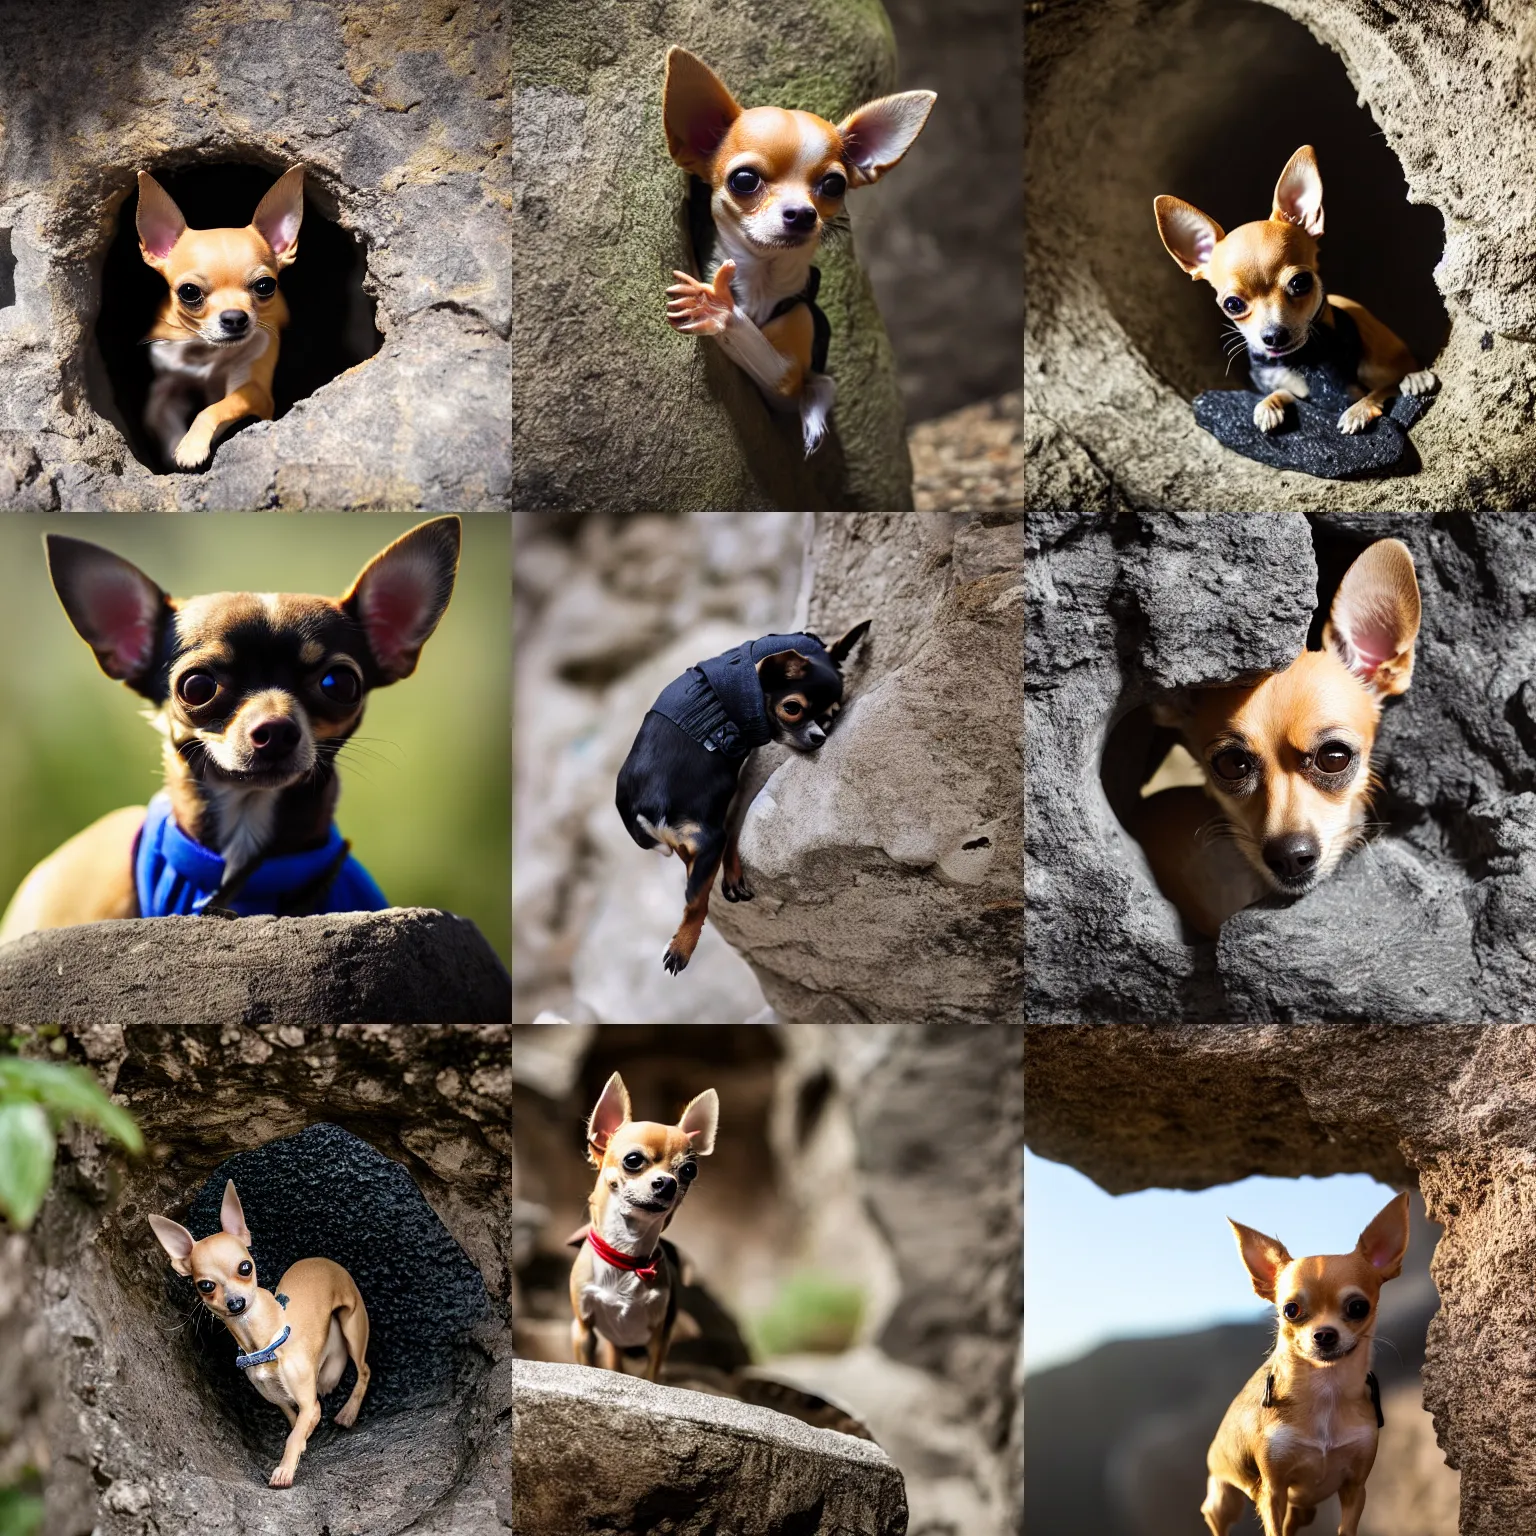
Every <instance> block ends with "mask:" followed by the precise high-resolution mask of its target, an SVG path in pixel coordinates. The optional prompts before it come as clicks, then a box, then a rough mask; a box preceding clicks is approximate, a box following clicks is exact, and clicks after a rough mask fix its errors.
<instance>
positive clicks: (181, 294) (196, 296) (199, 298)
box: [176, 283, 203, 304]
mask: <svg viewBox="0 0 1536 1536" xmlns="http://www.w3.org/2000/svg"><path fill="white" fill-rule="evenodd" d="M176 297H177V298H178V299H180V300H181V302H182V303H183V304H201V303H202V302H203V290H202V289H201V288H199V287H198V286H197V284H196V283H183V284H182V285H181V286H180V287H179V288H178V289H177V290H176Z"/></svg>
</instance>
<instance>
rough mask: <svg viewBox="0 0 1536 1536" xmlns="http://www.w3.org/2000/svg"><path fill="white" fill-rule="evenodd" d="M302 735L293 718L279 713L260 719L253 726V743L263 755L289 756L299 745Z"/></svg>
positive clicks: (274, 756) (258, 752)
mask: <svg viewBox="0 0 1536 1536" xmlns="http://www.w3.org/2000/svg"><path fill="white" fill-rule="evenodd" d="M302 735H303V732H302V731H300V730H299V728H298V726H296V725H295V724H294V723H293V721H292V720H285V719H284V718H283V717H282V716H280V715H279V716H276V717H275V718H273V719H271V720H259V721H257V723H256V724H255V725H253V726H252V727H251V745H252V746H253V747H254V748H255V749H256V752H257V754H258V755H259V756H261V757H268V758H276V757H287V755H288V754H289V753H290V752H292V751H293V749H294V748H295V747H296V746H298V744H299V738H300V737H301V736H302Z"/></svg>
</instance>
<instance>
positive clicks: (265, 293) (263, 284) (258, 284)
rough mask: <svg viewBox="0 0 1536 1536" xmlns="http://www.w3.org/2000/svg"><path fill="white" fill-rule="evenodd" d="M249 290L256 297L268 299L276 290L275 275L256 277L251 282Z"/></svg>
mask: <svg viewBox="0 0 1536 1536" xmlns="http://www.w3.org/2000/svg"><path fill="white" fill-rule="evenodd" d="M251 292H252V293H254V294H255V295H256V297H257V298H258V299H270V298H271V297H272V295H273V294H274V293H276V292H277V279H276V278H275V277H258V278H257V279H256V281H255V282H254V283H252V284H251Z"/></svg>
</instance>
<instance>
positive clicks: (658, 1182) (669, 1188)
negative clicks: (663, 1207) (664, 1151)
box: [651, 1173, 677, 1200]
mask: <svg viewBox="0 0 1536 1536" xmlns="http://www.w3.org/2000/svg"><path fill="white" fill-rule="evenodd" d="M651 1188H652V1189H653V1190H655V1191H656V1193H657V1194H658V1195H660V1196H661V1198H662V1199H663V1200H670V1199H671V1198H672V1196H673V1194H674V1192H675V1191H676V1189H677V1180H676V1179H674V1178H673V1177H672V1175H671V1174H670V1173H658V1174H657V1175H656V1177H655V1178H654V1179H652V1180H651Z"/></svg>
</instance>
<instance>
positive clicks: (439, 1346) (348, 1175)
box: [166, 1123, 489, 1478]
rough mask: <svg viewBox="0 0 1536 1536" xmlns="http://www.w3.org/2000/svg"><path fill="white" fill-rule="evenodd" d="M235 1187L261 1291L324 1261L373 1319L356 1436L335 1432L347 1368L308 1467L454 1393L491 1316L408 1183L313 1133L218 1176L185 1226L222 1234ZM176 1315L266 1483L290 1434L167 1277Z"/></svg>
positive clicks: (261, 1151)
mask: <svg viewBox="0 0 1536 1536" xmlns="http://www.w3.org/2000/svg"><path fill="white" fill-rule="evenodd" d="M229 1179H233V1180H234V1182H235V1188H236V1190H237V1191H238V1192H239V1195H240V1203H241V1206H242V1208H243V1209H244V1211H245V1219H246V1223H247V1225H248V1226H249V1228H250V1232H251V1258H252V1259H253V1260H254V1262H255V1265H256V1277H257V1281H258V1283H259V1284H261V1285H262V1286H264V1287H265V1288H266V1289H268V1290H274V1291H275V1290H277V1289H278V1287H279V1282H280V1280H281V1277H282V1274H283V1272H284V1270H286V1269H287V1268H288V1266H289V1265H291V1264H293V1263H295V1262H297V1261H298V1260H299V1259H306V1258H316V1257H318V1258H327V1259H331V1260H334V1261H335V1262H336V1263H337V1264H340V1265H341V1266H342V1267H343V1268H344V1269H345V1270H346V1271H347V1272H348V1273H349V1274H350V1275H351V1276H352V1278H353V1280H355V1281H356V1282H357V1288H358V1290H359V1291H360V1292H361V1293H362V1297H363V1304H364V1305H365V1306H366V1307H367V1309H368V1322H369V1340H368V1356H367V1358H368V1364H369V1367H370V1369H371V1371H372V1378H371V1380H370V1383H369V1387H368V1395H367V1397H366V1398H364V1400H363V1405H362V1410H361V1412H360V1413H359V1415H358V1422H357V1427H356V1428H355V1429H353V1430H350V1431H349V1430H343V1429H337V1428H336V1426H335V1423H334V1419H335V1415H336V1410H337V1409H338V1408H340V1407H341V1406H342V1404H343V1403H345V1402H346V1400H347V1395H348V1393H350V1392H351V1390H352V1387H353V1384H354V1383H355V1381H356V1377H357V1373H356V1370H355V1368H354V1367H353V1365H352V1364H351V1362H350V1361H349V1362H348V1364H347V1368H346V1371H345V1373H344V1374H343V1376H342V1378H341V1381H340V1382H339V1383H338V1384H337V1386H336V1388H335V1390H334V1391H333V1392H331V1393H330V1394H329V1395H328V1396H327V1397H325V1398H323V1399H322V1400H321V1409H322V1412H323V1418H322V1420H321V1423H320V1427H319V1428H318V1429H317V1430H316V1431H315V1433H314V1434H313V1435H311V1436H310V1440H309V1447H308V1449H307V1450H306V1451H305V1453H304V1454H305V1462H303V1463H301V1464H300V1473H299V1475H300V1477H301V1478H302V1477H303V1476H304V1471H303V1467H304V1465H305V1464H306V1463H308V1462H309V1461H310V1459H311V1458H312V1457H315V1456H316V1455H317V1454H318V1455H321V1456H323V1455H324V1453H325V1450H326V1448H327V1447H328V1446H332V1445H335V1446H337V1447H338V1449H339V1450H340V1451H341V1452H342V1453H343V1454H344V1453H345V1440H346V1437H347V1436H348V1435H357V1434H360V1433H361V1432H362V1431H363V1429H364V1428H365V1427H366V1426H368V1425H370V1424H372V1423H374V1422H375V1421H378V1420H381V1419H385V1418H387V1417H388V1416H390V1415H392V1414H395V1413H398V1412H400V1411H401V1410H402V1409H406V1408H410V1407H417V1406H420V1405H421V1404H422V1403H424V1402H434V1401H442V1402H446V1401H448V1400H449V1399H450V1398H452V1397H453V1396H455V1395H456V1394H457V1391H458V1386H459V1377H460V1374H461V1370H462V1369H463V1368H464V1367H465V1364H466V1357H465V1354H464V1352H463V1351H462V1349H461V1345H462V1343H463V1340H464V1338H465V1336H466V1335H467V1334H468V1332H469V1330H470V1329H471V1328H473V1326H474V1325H475V1324H476V1323H477V1322H478V1321H479V1320H480V1319H481V1318H483V1317H485V1316H486V1315H487V1313H488V1311H489V1299H488V1297H487V1296H486V1291H485V1285H484V1282H483V1281H482V1279H481V1276H480V1272H479V1270H478V1269H476V1268H475V1266H474V1265H473V1264H472V1263H471V1262H470V1260H469V1258H468V1256H467V1255H466V1254H465V1253H464V1251H463V1249H461V1248H460V1247H459V1245H458V1244H457V1243H456V1242H455V1241H454V1240H453V1238H452V1237H451V1236H450V1235H449V1233H448V1230H447V1229H446V1228H445V1227H444V1226H443V1224H442V1222H441V1221H439V1220H438V1217H437V1214H436V1212H434V1211H433V1209H432V1207H431V1206H429V1205H428V1204H427V1202H426V1200H425V1199H424V1198H423V1197H422V1194H421V1191H420V1190H419V1189H418V1188H417V1187H416V1184H415V1183H414V1181H413V1180H412V1179H411V1176H410V1174H409V1173H407V1172H406V1170H405V1169H404V1168H403V1167H402V1166H401V1165H400V1164H399V1163H395V1162H392V1161H391V1160H390V1159H389V1158H387V1157H385V1156H384V1155H383V1154H382V1153H381V1152H378V1151H376V1150H375V1149H374V1148H373V1147H371V1146H369V1145H368V1143H367V1142H365V1141H362V1140H360V1139H359V1138H358V1137H356V1136H354V1135H352V1134H351V1132H350V1131H345V1130H343V1129H342V1128H341V1127H340V1126H336V1125H329V1124H324V1123H321V1124H317V1125H311V1126H308V1127H306V1128H305V1129H304V1130H303V1131H301V1132H299V1134H298V1135H296V1136H289V1137H287V1138H285V1139H283V1140H281V1141H271V1142H268V1143H267V1144H266V1145H265V1146H261V1147H257V1148H254V1149H252V1150H251V1151H249V1152H241V1153H237V1154H236V1155H235V1156H234V1157H232V1158H230V1159H229V1160H228V1161H227V1162H225V1163H222V1164H221V1165H220V1166H219V1167H218V1169H216V1170H215V1172H214V1173H213V1174H212V1175H211V1176H210V1177H209V1178H208V1180H207V1181H206V1182H205V1183H204V1184H203V1186H202V1187H201V1189H199V1190H198V1192H197V1194H196V1195H195V1196H194V1197H193V1199H192V1202H191V1204H190V1206H189V1207H188V1209H187V1213H186V1215H185V1216H183V1217H180V1218H178V1219H180V1220H181V1221H182V1224H183V1225H184V1226H186V1227H187V1228H188V1230H189V1231H190V1232H191V1233H192V1235H193V1236H194V1237H197V1238H203V1237H206V1236H208V1235H209V1234H210V1233H212V1232H217V1231H218V1230H219V1205H220V1202H221V1201H222V1199H223V1197H224V1185H225V1181H226V1180H229ZM166 1275H167V1294H168V1296H169V1298H170V1300H171V1302H172V1305H173V1306H174V1308H175V1310H176V1311H177V1312H178V1313H179V1314H180V1315H182V1316H183V1317H190V1318H193V1319H194V1322H193V1325H192V1326H191V1327H188V1328H185V1329H183V1330H182V1331H181V1333H180V1335H179V1337H180V1339H181V1341H182V1347H183V1348H185V1349H187V1350H189V1351H191V1353H192V1355H193V1357H194V1360H195V1363H196V1367H197V1370H198V1372H199V1374H200V1375H201V1376H202V1378H203V1379H204V1380H205V1381H206V1382H207V1383H208V1386H209V1388H210V1390H211V1392H212V1394H213V1396H214V1397H215V1398H216V1399H217V1402H218V1406H219V1409H220V1411H221V1412H222V1414H223V1415H224V1416H225V1417H226V1419H227V1420H228V1422H229V1423H230V1424H232V1425H233V1426H235V1428H236V1429H237V1430H238V1432H239V1434H240V1436H241V1438H242V1439H243V1440H244V1441H245V1443H246V1445H247V1447H248V1448H249V1449H250V1450H251V1452H252V1453H253V1454H254V1455H255V1457H256V1458H257V1460H258V1461H259V1462H260V1463H261V1464H262V1466H263V1467H264V1468H265V1470H266V1471H268V1472H270V1470H271V1468H272V1467H273V1466H275V1465H276V1464H277V1461H278V1460H279V1459H280V1457H281V1455H282V1449H283V1441H284V1439H285V1438H286V1435H287V1424H286V1423H285V1421H284V1419H283V1416H282V1414H281V1412H280V1411H279V1410H278V1409H277V1408H276V1407H274V1406H273V1405H272V1404H271V1403H269V1402H267V1401H266V1400H265V1399H264V1398H263V1397H261V1396H260V1395H259V1394H258V1393H257V1392H256V1390H255V1389H254V1388H253V1387H252V1386H251V1384H250V1383H249V1382H248V1381H247V1380H246V1378H245V1375H244V1373H243V1372H241V1371H238V1370H236V1369H235V1363H234V1360H235V1354H236V1352H237V1347H236V1345H235V1341H234V1336H233V1335H232V1334H231V1333H230V1332H229V1330H228V1329H226V1328H225V1327H224V1325H223V1324H222V1323H221V1322H220V1321H219V1320H218V1319H217V1318H215V1317H214V1316H213V1314H212V1313H210V1312H209V1311H208V1310H207V1308H205V1307H204V1306H203V1305H202V1303H201V1302H200V1301H199V1300H198V1297H197V1292H196V1291H195V1289H194V1288H193V1285H192V1282H191V1280H190V1279H187V1278H185V1277H183V1276H181V1275H178V1274H176V1273H175V1272H174V1271H172V1270H171V1269H170V1268H169V1267H167V1269H166Z"/></svg>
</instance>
